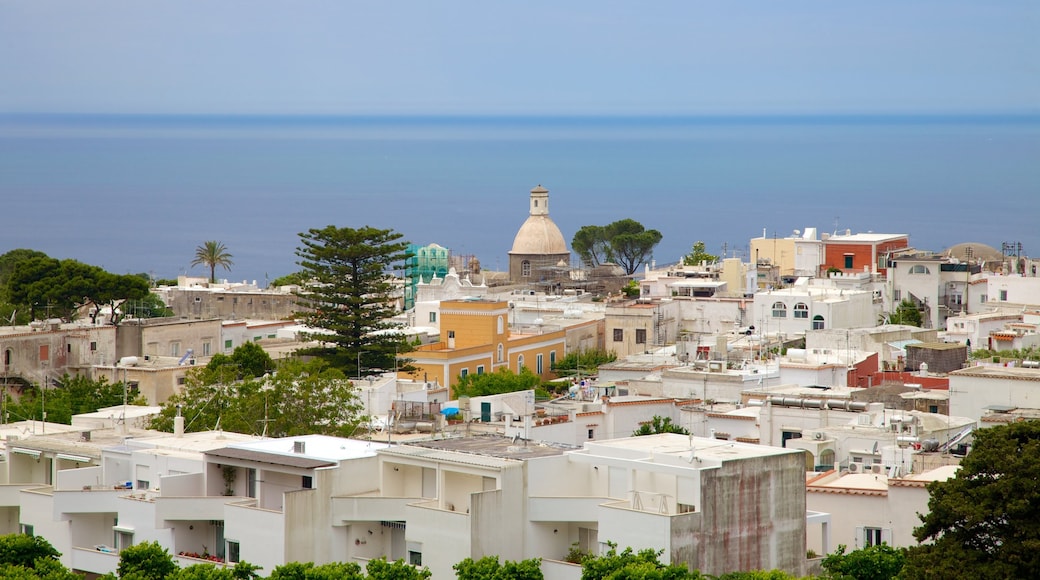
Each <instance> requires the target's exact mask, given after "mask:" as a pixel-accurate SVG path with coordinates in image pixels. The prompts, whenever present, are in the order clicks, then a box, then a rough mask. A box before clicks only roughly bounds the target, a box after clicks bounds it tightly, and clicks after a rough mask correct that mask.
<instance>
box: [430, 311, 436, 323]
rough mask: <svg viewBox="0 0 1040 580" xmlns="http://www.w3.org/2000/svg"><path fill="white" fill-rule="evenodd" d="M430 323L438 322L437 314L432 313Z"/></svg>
mask: <svg viewBox="0 0 1040 580" xmlns="http://www.w3.org/2000/svg"><path fill="white" fill-rule="evenodd" d="M430 322H437V313H436V312H431V313H430Z"/></svg>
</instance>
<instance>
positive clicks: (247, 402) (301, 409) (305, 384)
mask: <svg viewBox="0 0 1040 580" xmlns="http://www.w3.org/2000/svg"><path fill="white" fill-rule="evenodd" d="M240 348H241V347H240ZM238 372H239V369H238V368H237V367H235V366H233V365H221V366H218V367H217V368H216V369H213V370H208V369H207V368H205V367H203V368H200V369H197V370H193V371H191V372H189V374H188V376H187V377H186V380H185V385H184V390H183V391H182V392H181V393H180V394H178V395H174V396H173V397H170V399H169V400H167V401H166V403H164V404H163V406H162V410H161V411H160V413H159V415H158V416H156V417H155V418H154V419H152V422H151V428H153V429H158V430H160V431H173V418H174V417H175V416H176V414H177V409H178V406H179V407H180V411H181V414H182V415H183V416H184V422H185V426H184V429H185V431H188V432H193V431H206V430H210V429H215V428H216V427H217V426H218V424H219V425H220V427H221V428H223V429H225V430H228V431H235V432H238V433H253V434H262V433H263V432H264V430H265V428H266V433H267V435H268V436H270V437H288V436H293V435H309V434H315V433H320V434H324V435H336V436H342V437H348V436H350V435H352V434H353V433H354V431H355V430H356V429H357V426H358V425H359V424H360V423H361V405H360V401H359V399H358V396H357V390H356V389H355V388H354V385H353V384H351V382H350V380H348V379H347V377H346V376H345V375H344V374H343V372H342V371H340V370H338V369H335V368H332V367H330V366H329V365H328V363H326V362H325V361H323V360H320V359H315V360H312V361H309V362H303V361H301V360H297V359H289V360H286V361H282V362H281V363H280V364H279V365H278V366H277V368H276V369H275V370H274V372H273V373H271V374H270V375H269V376H259V377H256V376H247V375H239V374H238ZM240 376H241V379H240V378H239V377H240ZM218 422H219V423H218Z"/></svg>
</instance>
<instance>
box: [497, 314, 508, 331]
mask: <svg viewBox="0 0 1040 580" xmlns="http://www.w3.org/2000/svg"><path fill="white" fill-rule="evenodd" d="M505 331H506V323H505V321H504V320H502V317H501V316H499V317H498V333H499V334H502V333H503V332H505Z"/></svg>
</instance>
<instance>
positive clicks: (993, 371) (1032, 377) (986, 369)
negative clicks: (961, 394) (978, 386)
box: [949, 366, 1040, 381]
mask: <svg viewBox="0 0 1040 580" xmlns="http://www.w3.org/2000/svg"><path fill="white" fill-rule="evenodd" d="M949 374H950V377H976V378H985V379H1011V380H1018V381H1040V369H1024V368H1021V367H1004V366H975V367H968V368H966V369H958V370H955V371H951V372H950V373H949Z"/></svg>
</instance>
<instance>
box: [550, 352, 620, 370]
mask: <svg viewBox="0 0 1040 580" xmlns="http://www.w3.org/2000/svg"><path fill="white" fill-rule="evenodd" d="M616 360H617V354H616V353H613V352H607V351H605V350H600V349H596V350H580V351H575V352H571V353H567V356H565V357H563V358H560V359H557V360H556V364H555V365H553V368H552V370H553V372H555V373H556V375H557V376H560V377H572V376H577V375H582V376H588V375H592V374H595V373H596V370H597V369H599V366H600V365H603V364H607V363H611V362H614V361H616Z"/></svg>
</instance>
